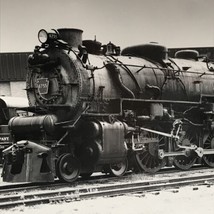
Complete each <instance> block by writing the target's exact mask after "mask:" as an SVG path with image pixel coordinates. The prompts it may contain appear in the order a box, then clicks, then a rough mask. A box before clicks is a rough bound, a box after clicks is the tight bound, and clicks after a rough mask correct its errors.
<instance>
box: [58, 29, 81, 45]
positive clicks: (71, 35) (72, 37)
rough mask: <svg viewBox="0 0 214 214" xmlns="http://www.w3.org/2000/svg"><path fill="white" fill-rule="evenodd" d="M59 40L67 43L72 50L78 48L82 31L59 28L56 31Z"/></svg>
mask: <svg viewBox="0 0 214 214" xmlns="http://www.w3.org/2000/svg"><path fill="white" fill-rule="evenodd" d="M57 31H58V32H59V35H60V38H61V39H62V40H64V41H65V42H67V43H68V44H69V45H70V46H71V47H72V48H78V46H79V45H82V33H83V31H82V30H80V29H75V28H60V29H57Z"/></svg>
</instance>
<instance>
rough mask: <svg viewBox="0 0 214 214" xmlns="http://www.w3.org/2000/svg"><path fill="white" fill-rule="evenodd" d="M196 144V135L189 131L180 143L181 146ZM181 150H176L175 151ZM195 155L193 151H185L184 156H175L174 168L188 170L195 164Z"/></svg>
mask: <svg viewBox="0 0 214 214" xmlns="http://www.w3.org/2000/svg"><path fill="white" fill-rule="evenodd" d="M196 142H197V138H196V133H194V132H192V131H191V130H189V131H187V132H186V134H185V136H184V137H183V139H182V140H181V142H180V145H181V146H191V145H192V144H195V143H196ZM180 150H182V149H180V148H178V149H177V151H180ZM196 160H197V155H196V153H195V152H194V151H191V150H189V151H186V155H179V156H175V158H174V162H173V164H174V166H175V168H177V169H181V170H188V169H190V168H191V167H192V166H193V165H194V164H195V162H196Z"/></svg>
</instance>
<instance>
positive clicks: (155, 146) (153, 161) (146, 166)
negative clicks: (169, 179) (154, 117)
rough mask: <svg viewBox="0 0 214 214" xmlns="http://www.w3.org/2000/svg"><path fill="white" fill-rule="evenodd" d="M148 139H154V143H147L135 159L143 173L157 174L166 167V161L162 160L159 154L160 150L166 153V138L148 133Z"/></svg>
mask: <svg viewBox="0 0 214 214" xmlns="http://www.w3.org/2000/svg"><path fill="white" fill-rule="evenodd" d="M146 137H147V139H152V140H153V139H154V142H150V143H146V144H145V145H144V148H143V149H142V150H140V151H137V152H136V154H135V158H136V161H137V163H138V165H139V167H140V168H141V169H142V170H143V171H145V172H148V173H155V172H157V171H159V170H160V169H161V168H162V167H164V166H165V165H166V159H165V158H163V159H160V157H159V154H158V150H159V149H162V150H164V151H165V147H166V141H165V137H163V136H161V135H158V134H154V133H148V134H147V136H146Z"/></svg>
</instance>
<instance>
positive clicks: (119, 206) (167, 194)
mask: <svg viewBox="0 0 214 214" xmlns="http://www.w3.org/2000/svg"><path fill="white" fill-rule="evenodd" d="M213 200H214V186H209V185H203V186H197V187H182V188H181V189H179V190H178V191H176V190H175V189H174V190H164V191H161V192H160V194H154V193H146V194H145V195H142V194H135V195H126V196H118V197H112V198H103V197H102V198H97V199H92V200H84V201H73V202H69V203H65V202H63V203H60V204H46V205H38V206H33V207H24V206H21V207H17V208H14V209H11V210H8V211H5V210H1V214H10V213H11V214H16V213H17V214H18V213H25V214H38V213H39V214H43V213H44V214H47V213H50V214H161V213H164V214H190V213H194V214H202V213H203V214H213V213H214V205H213Z"/></svg>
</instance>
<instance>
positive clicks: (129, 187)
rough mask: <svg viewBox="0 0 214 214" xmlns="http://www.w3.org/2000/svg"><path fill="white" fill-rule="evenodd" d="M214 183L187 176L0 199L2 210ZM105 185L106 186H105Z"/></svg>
mask: <svg viewBox="0 0 214 214" xmlns="http://www.w3.org/2000/svg"><path fill="white" fill-rule="evenodd" d="M207 182H214V174H210V175H200V176H191V177H189V176H186V177H182V178H180V177H179V178H170V179H160V180H152V181H143V182H142V181H140V182H139V181H138V182H132V183H130V182H128V183H123V184H111V185H105V184H103V186H91V187H88V188H81V189H78V188H71V189H66V190H60V189H58V190H51V191H46V192H42V193H35V192H32V193H28V194H21V195H10V196H2V197H0V209H7V208H11V207H15V206H20V205H24V206H31V205H37V204H47V203H58V202H62V201H64V202H70V201H74V200H81V199H88V198H96V197H101V196H118V195H123V194H130V193H143V192H151V191H157V190H159V191H160V190H163V189H169V188H174V187H181V186H186V185H193V184H207ZM104 185H105V186H104Z"/></svg>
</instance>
